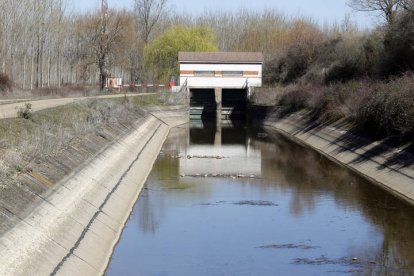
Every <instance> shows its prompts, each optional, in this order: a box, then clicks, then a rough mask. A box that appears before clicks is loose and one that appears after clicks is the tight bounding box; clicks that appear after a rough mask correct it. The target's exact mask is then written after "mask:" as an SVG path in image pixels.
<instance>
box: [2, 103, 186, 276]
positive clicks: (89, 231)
mask: <svg viewBox="0 0 414 276" xmlns="http://www.w3.org/2000/svg"><path fill="white" fill-rule="evenodd" d="M187 121H188V112H185V111H183V110H180V111H177V110H169V111H159V112H157V111H155V112H152V115H151V116H147V117H146V118H145V120H144V121H141V122H140V124H139V126H137V128H136V129H135V130H133V131H132V132H131V133H129V134H128V135H126V136H124V137H123V138H121V139H119V140H118V141H117V142H116V143H114V144H112V145H111V146H110V147H109V148H108V149H106V150H105V151H103V152H101V153H100V154H99V155H97V156H96V157H95V158H94V159H93V160H92V161H91V162H90V163H89V165H88V166H86V167H84V168H83V169H81V170H79V171H78V172H76V173H73V175H70V176H68V177H66V178H65V179H64V180H62V181H61V182H60V183H58V185H56V186H55V188H53V189H52V190H50V191H48V192H47V194H45V195H43V202H41V203H40V204H39V205H38V206H37V207H36V208H35V209H34V210H33V211H32V212H31V213H30V215H29V216H27V217H26V218H24V219H23V220H22V221H21V222H19V223H18V224H17V225H16V226H15V227H13V228H12V229H11V230H10V231H8V232H7V233H5V234H4V235H3V236H2V237H0V264H1V265H0V275H102V274H103V273H104V271H105V269H106V266H107V263H108V262H109V260H110V257H111V254H112V251H113V248H114V246H115V244H116V242H117V241H118V239H119V236H120V234H121V232H122V229H123V227H124V225H125V222H126V220H127V219H128V216H129V214H130V212H131V210H132V208H133V205H134V203H135V201H136V200H137V198H138V196H139V194H140V192H141V190H142V188H143V186H144V184H145V181H146V179H147V176H148V175H149V173H150V171H151V169H152V166H153V163H154V162H155V160H156V158H157V156H158V153H159V151H160V149H161V147H162V145H163V143H164V141H165V139H166V138H167V136H168V133H169V130H170V129H171V128H172V127H175V126H177V125H180V124H184V123H186V122H187Z"/></svg>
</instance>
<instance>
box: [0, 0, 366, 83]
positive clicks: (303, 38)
mask: <svg viewBox="0 0 414 276" xmlns="http://www.w3.org/2000/svg"><path fill="white" fill-rule="evenodd" d="M109 2H110V1H109ZM168 4H169V3H168V2H167V1H166V0H135V8H134V9H133V10H122V11H119V10H111V9H109V10H108V11H107V12H105V11H104V12H103V13H102V12H101V10H97V11H95V12H89V13H87V14H77V13H74V14H71V13H69V12H68V8H67V3H66V1H64V0H38V1H30V0H22V1H1V3H0V41H1V42H0V71H1V72H2V73H3V76H2V78H3V79H4V78H6V76H7V77H8V78H9V79H10V81H11V82H13V83H14V85H15V86H16V87H19V88H23V89H34V88H42V87H60V86H62V85H67V84H84V85H95V84H97V83H99V80H100V74H101V73H102V74H104V75H105V76H106V77H109V76H116V77H123V79H124V80H125V81H126V82H152V81H167V80H166V79H165V78H166V77H165V76H164V79H157V78H156V77H157V76H158V75H159V74H157V72H154V71H153V70H149V69H150V68H147V67H148V66H147V67H146V66H145V62H144V52H145V51H144V48H145V47H146V45H149V44H151V43H152V42H153V41H154V39H156V38H157V37H159V36H160V35H161V34H163V33H165V32H166V31H168V29H171V28H174V27H176V26H185V27H188V28H191V27H202V28H207V29H210V30H211V31H212V33H213V36H214V41H213V42H214V44H215V45H216V47H215V48H216V49H218V50H221V51H262V52H263V53H264V54H265V57H266V60H268V61H272V62H273V63H272V64H274V61H273V60H274V59H275V58H276V57H281V56H282V55H283V53H284V52H285V51H287V50H289V49H290V47H292V45H300V46H301V47H308V46H311V45H317V43H321V42H322V41H323V40H326V39H328V38H331V37H337V36H341V34H344V33H358V32H357V31H358V30H357V28H356V26H355V25H354V24H352V23H351V22H350V21H349V20H347V19H345V20H344V22H343V23H341V24H332V25H331V26H324V27H320V26H318V25H317V24H316V23H315V22H313V21H312V20H311V19H308V18H299V17H297V18H291V17H287V16H285V15H283V14H281V13H279V12H277V11H274V10H269V11H264V12H251V11H246V10H240V11H237V12H209V13H205V14H202V15H197V16H192V15H189V14H179V13H177V12H174V11H173V10H172V9H171V8H169V5H168ZM309 51H311V49H309V50H307V52H309ZM307 55H308V56H311V55H313V53H309V54H307ZM147 64H148V63H147ZM154 76H155V77H154ZM154 78H155V79H154ZM5 87H8V86H3V90H4V88H5Z"/></svg>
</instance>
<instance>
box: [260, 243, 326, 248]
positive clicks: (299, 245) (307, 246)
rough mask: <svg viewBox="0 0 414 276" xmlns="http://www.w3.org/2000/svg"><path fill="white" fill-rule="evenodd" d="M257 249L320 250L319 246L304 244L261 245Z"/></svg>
mask: <svg viewBox="0 0 414 276" xmlns="http://www.w3.org/2000/svg"><path fill="white" fill-rule="evenodd" d="M259 248H262V249H302V250H309V249H317V248H320V247H319V246H311V245H305V244H292V243H289V244H270V245H263V246H260V247H259Z"/></svg>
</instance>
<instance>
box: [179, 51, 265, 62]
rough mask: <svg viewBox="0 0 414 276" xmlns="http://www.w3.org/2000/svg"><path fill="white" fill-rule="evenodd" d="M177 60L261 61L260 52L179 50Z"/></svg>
mask: <svg viewBox="0 0 414 276" xmlns="http://www.w3.org/2000/svg"><path fill="white" fill-rule="evenodd" d="M178 61H179V62H205V63H263V62H264V57H263V54H262V53H260V52H180V53H179V54H178Z"/></svg>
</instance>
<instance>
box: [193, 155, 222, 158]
mask: <svg viewBox="0 0 414 276" xmlns="http://www.w3.org/2000/svg"><path fill="white" fill-rule="evenodd" d="M193 158H194V159H224V158H226V157H224V156H218V155H217V156H208V155H187V159H193Z"/></svg>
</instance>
